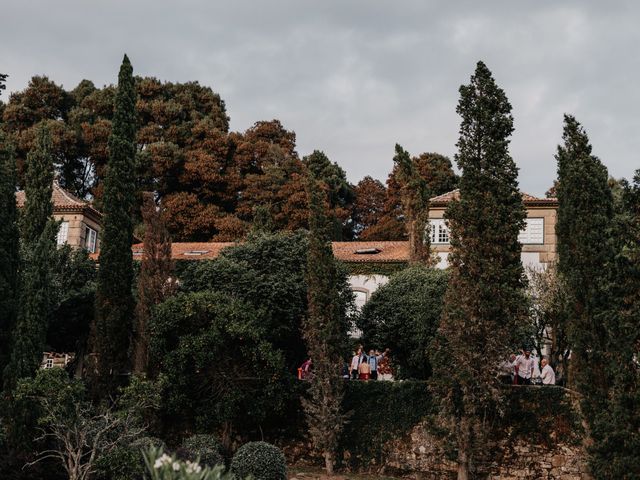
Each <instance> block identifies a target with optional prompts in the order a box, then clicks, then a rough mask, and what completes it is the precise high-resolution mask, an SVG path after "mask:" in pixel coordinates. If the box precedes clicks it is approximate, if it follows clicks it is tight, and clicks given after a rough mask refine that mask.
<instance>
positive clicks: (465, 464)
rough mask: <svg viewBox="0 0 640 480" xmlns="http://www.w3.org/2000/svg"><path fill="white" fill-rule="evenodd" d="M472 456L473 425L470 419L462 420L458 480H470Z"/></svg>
mask: <svg viewBox="0 0 640 480" xmlns="http://www.w3.org/2000/svg"><path fill="white" fill-rule="evenodd" d="M470 454H471V425H470V424H469V419H467V418H461V419H460V422H459V427H458V480H469V478H470V477H469V470H470V469H469V465H470V459H469V456H470Z"/></svg>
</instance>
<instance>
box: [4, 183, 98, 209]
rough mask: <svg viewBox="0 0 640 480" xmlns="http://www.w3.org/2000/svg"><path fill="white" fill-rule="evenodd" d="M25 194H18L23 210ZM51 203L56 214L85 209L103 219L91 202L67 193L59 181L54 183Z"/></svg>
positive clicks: (19, 204) (19, 203) (17, 201)
mask: <svg viewBox="0 0 640 480" xmlns="http://www.w3.org/2000/svg"><path fill="white" fill-rule="evenodd" d="M25 198H26V197H25V193H24V191H23V190H20V191H18V192H16V204H17V205H18V207H20V208H22V207H23V206H24V202H25ZM51 201H52V202H53V211H54V213H56V212H71V211H78V212H81V211H83V210H85V209H87V210H90V211H91V212H92V213H94V214H95V215H97V216H98V217H101V216H102V214H101V213H100V212H98V211H97V210H96V209H94V208H93V206H92V205H91V203H90V202H87V201H86V200H82V199H80V198H78V197H76V196H75V195H73V194H71V193H70V192H67V191H66V190H65V189H64V188H62V187H61V186H60V185H59V184H58V182H57V181H54V182H53V191H52V192H51Z"/></svg>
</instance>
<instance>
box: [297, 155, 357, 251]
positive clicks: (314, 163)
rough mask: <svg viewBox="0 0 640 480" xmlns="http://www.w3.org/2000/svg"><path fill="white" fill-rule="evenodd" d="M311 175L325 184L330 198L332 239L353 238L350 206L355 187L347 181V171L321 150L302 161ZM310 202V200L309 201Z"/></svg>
mask: <svg viewBox="0 0 640 480" xmlns="http://www.w3.org/2000/svg"><path fill="white" fill-rule="evenodd" d="M302 161H303V163H304V165H305V167H306V168H307V171H308V172H309V175H310V176H312V177H313V178H315V179H317V180H319V181H320V182H322V183H323V184H324V188H325V189H326V193H327V196H328V208H329V211H328V213H329V215H330V221H331V225H332V226H331V230H330V234H331V239H332V240H346V239H349V238H351V225H350V222H349V217H350V212H349V210H350V205H351V203H352V202H353V199H354V194H353V187H352V186H351V184H349V182H348V181H347V175H346V173H345V171H344V170H343V169H342V168H341V167H340V166H339V165H338V164H337V163H335V162H331V161H330V160H329V158H328V157H327V156H326V155H325V154H324V152H321V151H319V150H314V152H313V153H312V154H311V155H308V156H306V157H304V158H303V159H302ZM309 201H310V199H309Z"/></svg>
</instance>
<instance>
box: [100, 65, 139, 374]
mask: <svg viewBox="0 0 640 480" xmlns="http://www.w3.org/2000/svg"><path fill="white" fill-rule="evenodd" d="M132 73H133V69H132V67H131V63H130V62H129V58H128V57H127V56H126V55H125V56H124V59H123V61H122V66H121V67H120V74H119V77H118V92H117V94H116V101H115V115H114V120H113V130H112V133H111V136H110V138H109V164H108V169H107V174H106V178H105V185H104V201H103V213H104V229H103V232H102V235H103V236H102V242H101V248H100V268H99V270H98V285H97V291H96V319H95V325H96V328H95V335H94V348H95V351H96V353H97V362H98V363H97V374H98V375H99V376H100V377H101V380H100V382H106V383H105V386H106V384H108V383H110V382H111V380H109V379H107V377H108V376H110V375H111V374H121V373H123V372H125V371H126V369H127V368H128V363H129V362H128V352H129V335H130V331H131V327H132V317H133V308H134V305H133V303H134V301H133V297H132V294H131V287H132V282H133V266H132V262H133V259H132V253H131V243H132V240H133V225H132V217H131V215H132V209H133V206H134V202H135V198H134V197H135V184H134V178H133V171H134V164H135V154H136V146H135V132H136V123H135V118H136V117H135V115H136V110H135V105H136V92H135V89H134V81H133V75H132Z"/></svg>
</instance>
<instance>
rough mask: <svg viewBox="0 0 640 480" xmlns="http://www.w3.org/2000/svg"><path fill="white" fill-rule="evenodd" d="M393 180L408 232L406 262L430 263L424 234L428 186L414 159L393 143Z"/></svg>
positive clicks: (427, 212) (427, 237)
mask: <svg viewBox="0 0 640 480" xmlns="http://www.w3.org/2000/svg"><path fill="white" fill-rule="evenodd" d="M393 162H394V163H395V165H396V171H397V179H398V183H399V184H400V198H401V200H402V210H403V214H404V217H405V225H406V226H407V232H408V233H409V261H410V262H411V263H426V264H431V263H433V262H432V261H431V242H430V240H431V238H430V235H428V234H427V226H428V225H429V186H428V184H427V182H426V180H425V179H424V178H423V177H422V175H420V172H419V171H418V169H417V167H416V164H415V162H414V160H413V159H412V158H411V156H410V155H409V152H407V151H406V150H405V149H403V148H402V147H401V146H400V145H398V144H396V155H395V157H393Z"/></svg>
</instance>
